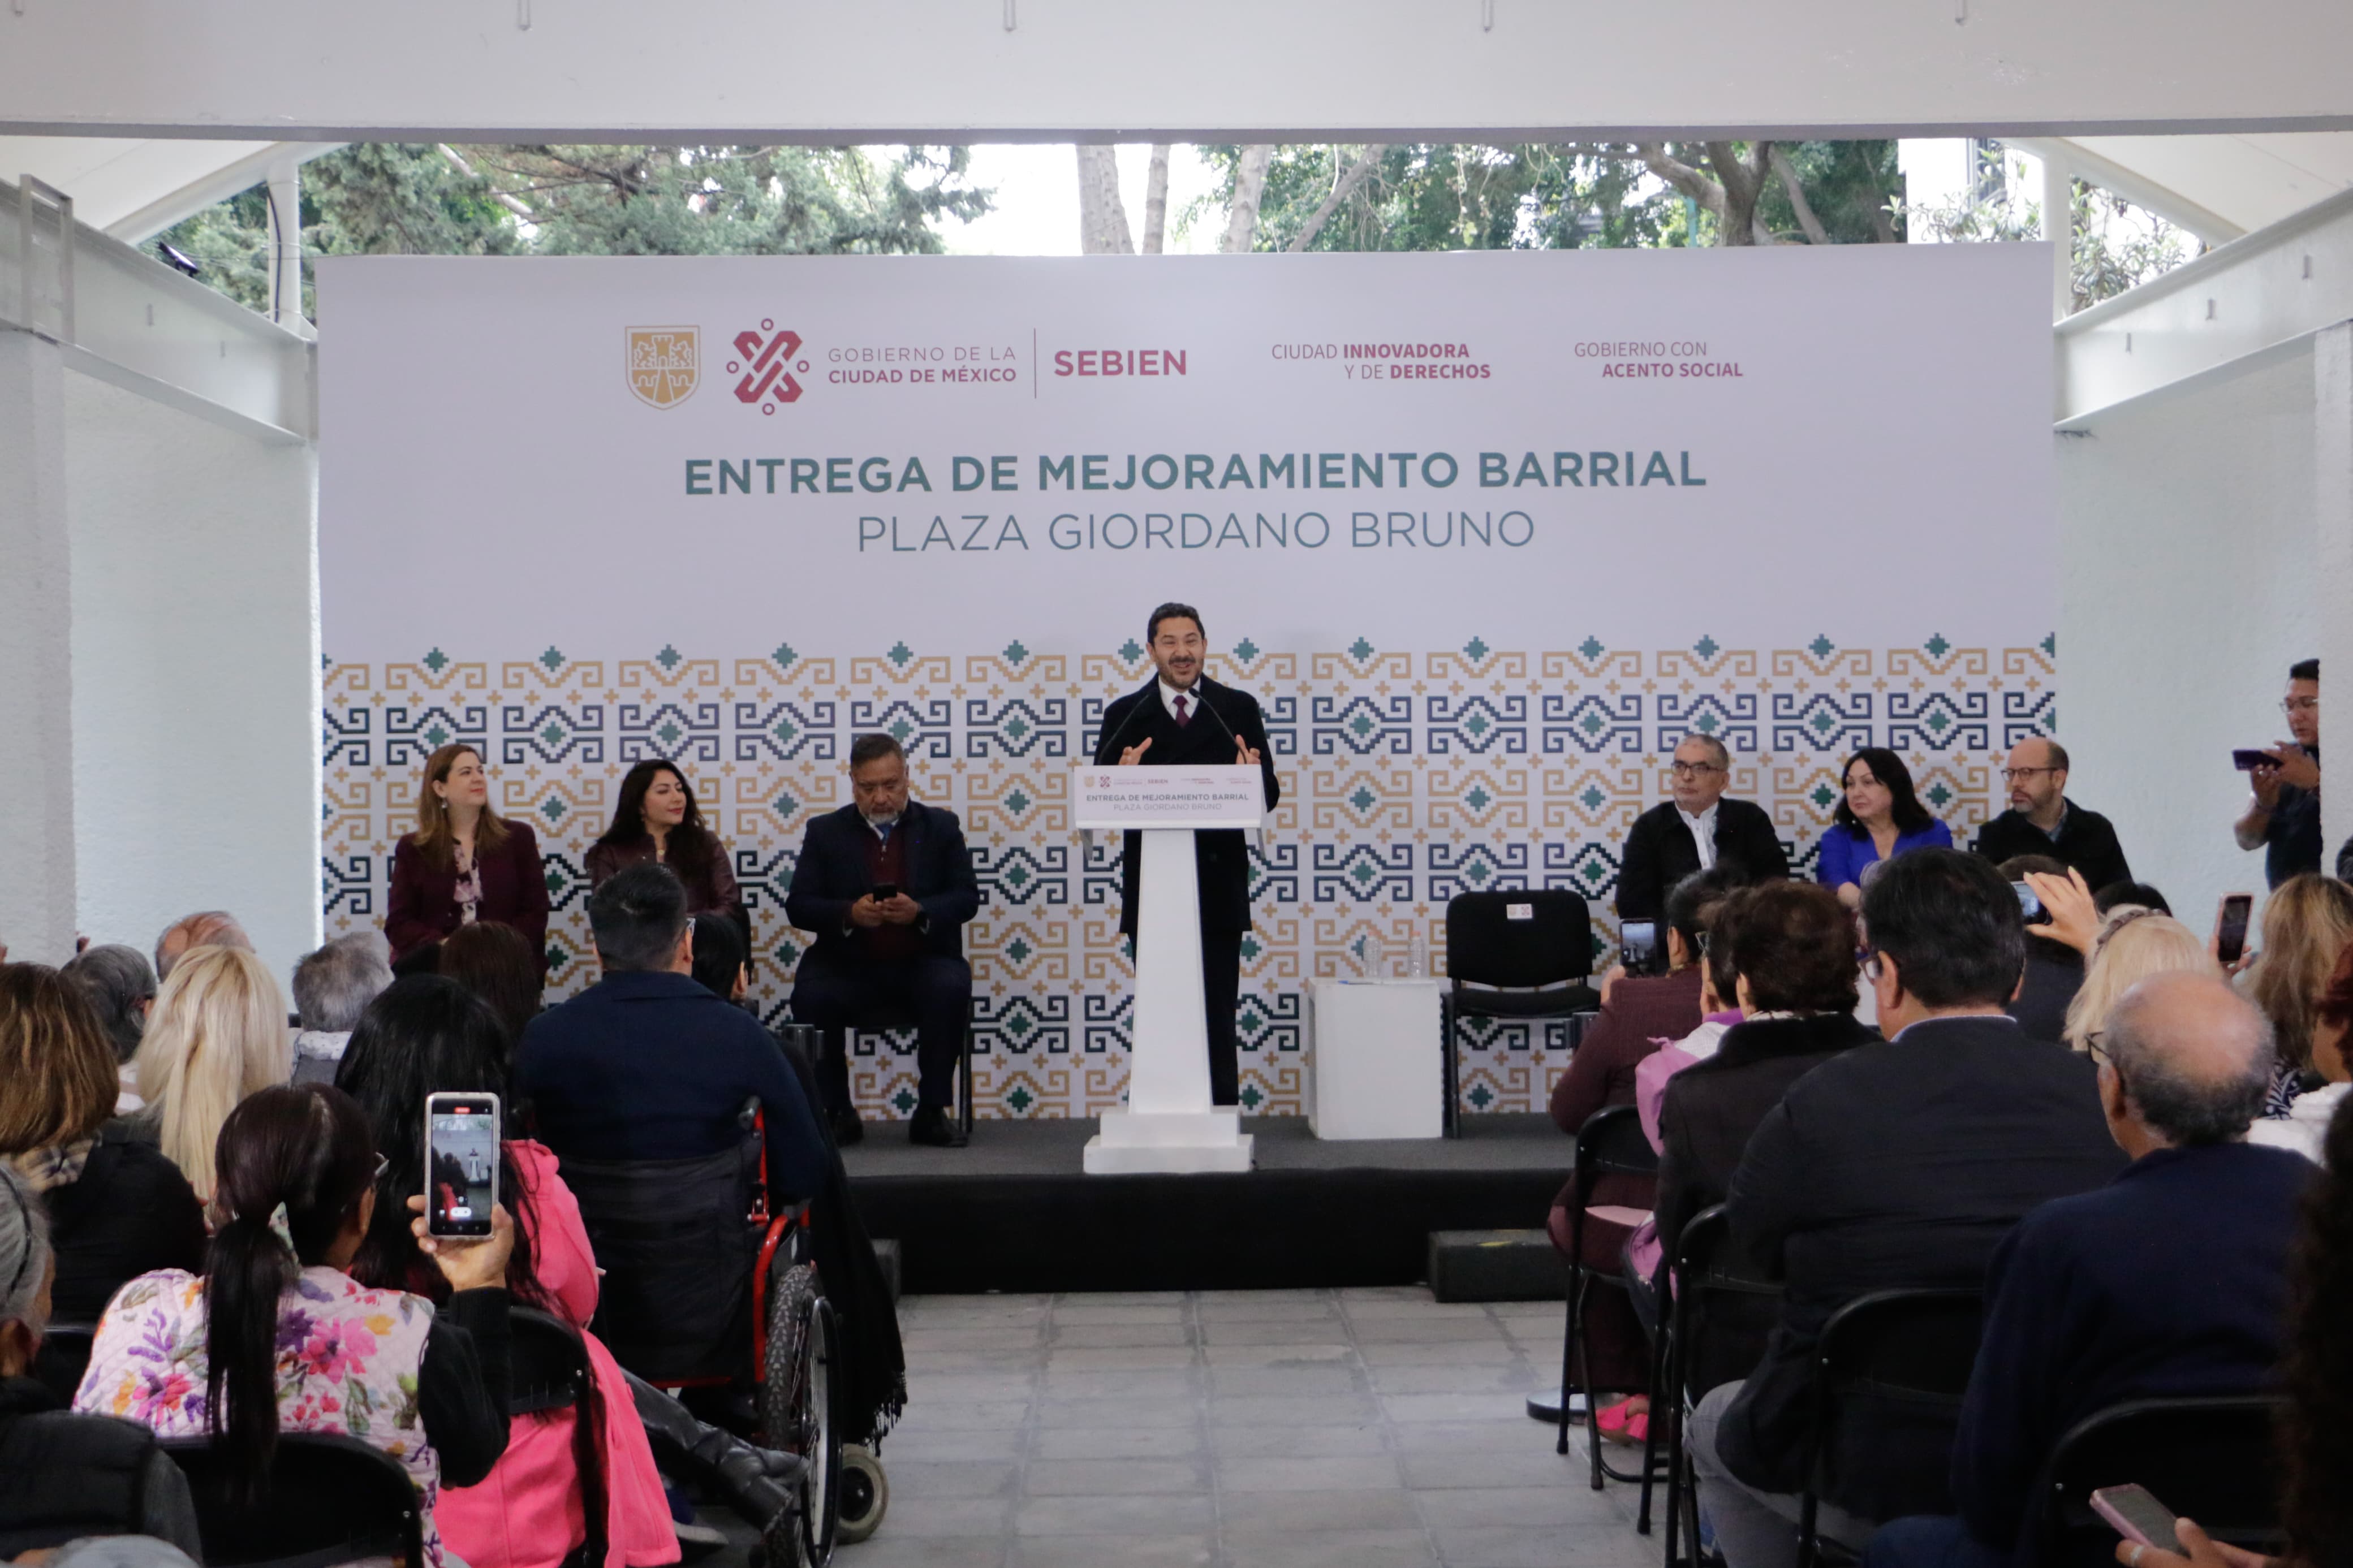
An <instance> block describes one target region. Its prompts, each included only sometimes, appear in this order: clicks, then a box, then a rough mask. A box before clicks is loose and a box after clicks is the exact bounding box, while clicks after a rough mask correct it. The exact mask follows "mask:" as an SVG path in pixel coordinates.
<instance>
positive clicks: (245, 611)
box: [65, 374, 320, 985]
mask: <svg viewBox="0 0 2353 1568" xmlns="http://www.w3.org/2000/svg"><path fill="white" fill-rule="evenodd" d="M65 407H66V495H67V507H68V511H69V527H70V531H71V538H72V562H73V728H74V795H75V831H74V838H75V845H76V850H77V858H78V861H79V903H80V908H79V925H80V930H81V931H82V932H83V933H84V934H85V935H87V936H89V937H90V939H91V940H92V941H94V942H129V943H130V944H132V946H134V947H140V948H146V947H149V946H151V945H152V944H153V942H154V940H155V936H156V933H157V932H158V931H161V930H162V929H163V928H164V926H165V925H167V924H168V923H170V922H171V921H174V920H175V919H177V918H178V917H179V916H181V915H183V914H186V913H188V912H189V911H191V910H200V909H214V908H218V909H226V910H230V911H231V912H232V913H234V914H236V915H237V918H238V919H239V920H240V921H243V922H244V924H245V928H246V930H247V931H248V933H250V934H251V936H252V938H253V941H254V945H255V947H256V948H257V949H258V950H259V952H260V953H261V955H262V957H263V958H264V959H266V960H268V961H269V965H270V967H271V968H272V969H273V970H275V971H276V972H277V973H278V976H279V982H280V984H281V985H282V984H287V982H288V977H289V974H290V971H291V968H292V965H293V961H294V959H295V958H296V957H297V956H299V955H300V954H301V953H302V952H305V951H307V950H309V949H310V948H311V947H314V946H316V945H317V939H318V930H319V825H320V816H319V813H320V804H319V784H318V779H319V745H318V714H319V697H318V684H319V649H318V643H317V639H316V636H315V633H314V630H313V625H314V616H313V612H312V573H311V558H312V539H311V513H312V494H313V490H314V488H315V474H314V466H313V460H312V456H311V452H310V451H309V450H308V449H307V448H305V447H296V446H290V445H286V446H279V445H269V444H266V443H263V442H260V441H257V440H254V439H252V438H250V437H245V436H241V435H237V434H235V433H233V432H231V431H229V430H227V429H224V428H222V427H220V426H216V425H212V424H208V423H206V422H205V421H203V420H200V419H196V418H195V417H193V416H189V415H185V414H182V413H179V412H177V411H176V410H174V409H171V408H167V407H164V405H160V404H156V403H151V402H148V401H146V400H144V399H142V398H139V397H136V396H133V395H131V394H130V393H127V392H123V391H121V390H120V389H118V388H116V387H113V386H111V385H108V384H104V383H102V382H98V381H94V380H91V379H90V378H89V377H87V376H82V375H78V374H69V375H68V376H67V377H66V386H65Z"/></svg>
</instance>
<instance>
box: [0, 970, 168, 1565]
mask: <svg viewBox="0 0 2353 1568" xmlns="http://www.w3.org/2000/svg"><path fill="white" fill-rule="evenodd" d="M26 967H30V966H29V965H27V966H26ZM56 1268H57V1265H56V1258H55V1257H54V1255H53V1254H52V1253H51V1252H50V1249H49V1236H48V1226H47V1221H46V1220H45V1219H44V1217H43V1215H42V1213H41V1200H40V1197H39V1195H38V1194H36V1193H35V1192H34V1191H33V1188H32V1186H31V1184H29V1183H27V1182H26V1180H25V1178H24V1177H23V1176H22V1175H20V1174H19V1173H17V1172H16V1169H15V1168H14V1167H13V1166H9V1165H5V1164H0V1560H5V1559H10V1558H14V1557H16V1555H17V1554H18V1553H19V1552H34V1551H46V1550H48V1549H51V1548H54V1547H58V1546H62V1545H64V1544H65V1543H66V1542H69V1541H75V1540H79V1539H82V1538H85V1537H90V1536H119V1535H149V1536H154V1537H156V1538H158V1539H160V1540H162V1541H165V1542H171V1543H172V1544H173V1545H174V1546H176V1547H178V1548H179V1549H180V1550H181V1551H183V1552H190V1553H195V1552H200V1551H201V1550H202V1545H201V1542H199V1541H198V1539H197V1535H196V1510H195V1503H194V1502H193V1501H191V1500H190V1499H189V1497H188V1484H187V1482H186V1481H185V1479H182V1478H181V1475H180V1471H179V1467H177V1466H176V1465H174V1464H173V1463H172V1461H171V1459H170V1458H168V1457H166V1456H165V1454H164V1451H163V1450H162V1449H161V1448H158V1447H156V1446H155V1435H154V1434H153V1433H152V1432H150V1431H148V1430H147V1429H146V1428H145V1427H143V1426H139V1425H138V1424H137V1423H135V1422H132V1421H124V1420H120V1419H117V1418H114V1417H111V1416H105V1415H74V1414H71V1413H69V1412H68V1410H67V1409H66V1407H65V1402H64V1401H63V1400H61V1399H59V1398H58V1396H57V1395H56V1394H53V1393H51V1392H50V1391H49V1389H48V1388H47V1386H46V1385H45V1384H42V1383H40V1382H39V1381H38V1380H37V1379H35V1378H33V1377H31V1376H28V1375H27V1371H28V1369H29V1368H30V1367H31V1366H32V1364H33V1358H34V1356H35V1354H36V1352H38V1350H39V1348H40V1343H41V1334H42V1331H44V1330H45V1329H46V1328H47V1326H48V1322H49V1312H50V1284H51V1281H52V1280H53V1279H55V1278H56Z"/></svg>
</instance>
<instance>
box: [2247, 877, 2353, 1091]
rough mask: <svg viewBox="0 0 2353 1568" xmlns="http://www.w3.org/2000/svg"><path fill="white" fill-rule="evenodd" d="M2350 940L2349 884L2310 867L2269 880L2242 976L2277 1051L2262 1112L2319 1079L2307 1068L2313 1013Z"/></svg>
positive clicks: (2352, 900) (2352, 895)
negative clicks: (2256, 940) (2256, 939)
mask: <svg viewBox="0 0 2353 1568" xmlns="http://www.w3.org/2000/svg"><path fill="white" fill-rule="evenodd" d="M2348 943H2353V887H2348V886H2347V885H2346V884H2345V883H2343V882H2340V881H2338V880H2337V879H2336V878H2334V877H2324V876H2321V875H2320V874H2319V873H2318V872H2316V871H2308V872H2306V873H2304V874H2303V875H2301V876H2296V877H2292V878H2290V879H2288V880H2286V881H2284V882H2283V883H2281V884H2280V885H2279V886H2278V887H2276V888H2274V889H2272V894H2271V897H2270V898H2269V899H2268V900H2264V903H2263V946H2262V949H2261V950H2260V951H2259V952H2256V953H2255V955H2254V957H2253V960H2252V962H2250V963H2248V965H2247V968H2246V971H2245V973H2244V976H2243V978H2242V980H2241V981H2240V984H2241V986H2242V988H2243V989H2244V991H2245V994H2246V996H2247V999H2248V1000H2249V1001H2251V1002H2253V1004H2254V1005H2256V1006H2258V1007H2260V1008H2262V1009H2263V1016H2265V1017H2267V1018H2269V1019H2270V1020H2271V1021H2272V1037H2273V1038H2274V1041H2275V1042H2276V1048H2277V1050H2278V1053H2279V1064H2278V1066H2276V1067H2275V1068H2273V1069H2272V1096H2271V1100H2270V1102H2269V1103H2268V1104H2267V1105H2266V1106H2265V1107H2264V1110H2263V1113H2264V1114H2265V1115H2266V1116H2273V1117H2284V1116H2285V1115H2287V1113H2288V1110H2289V1108H2290V1107H2291V1106H2292V1105H2294V1104H2295V1098H2296V1096H2297V1095H2299V1094H2301V1093H2303V1092H2304V1091H2305V1090H2306V1089H2311V1088H2314V1087H2316V1085H2317V1082H2318V1079H2316V1077H2315V1076H2314V1074H2313V1071H2312V1023H2313V1016H2314V1012H2315V1009H2316V1007H2317V1005H2319V1002H2320V994H2321V993H2322V992H2323V991H2325V990H2327V987H2328V976H2329V975H2330V973H2333V972H2334V971H2335V970H2336V968H2337V959H2338V958H2339V957H2340V956H2342V955H2343V953H2344V952H2345V949H2346V946H2347V945H2348Z"/></svg>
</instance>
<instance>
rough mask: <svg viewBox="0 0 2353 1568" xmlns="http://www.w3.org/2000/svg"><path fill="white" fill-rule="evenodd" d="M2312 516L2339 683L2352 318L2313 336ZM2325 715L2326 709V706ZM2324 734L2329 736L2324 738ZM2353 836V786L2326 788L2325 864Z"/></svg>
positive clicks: (2344, 672)
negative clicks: (2350, 789) (2338, 847)
mask: <svg viewBox="0 0 2353 1568" xmlns="http://www.w3.org/2000/svg"><path fill="white" fill-rule="evenodd" d="M2312 375H2313V418H2314V420H2315V424H2314V426H2313V433H2312V435H2313V440H2312V459H2313V461H2312V468H2313V487H2312V489H2313V497H2312V499H2313V520H2314V523H2315V525H2316V529H2317V531H2318V535H2319V537H2318V538H2317V540H2316V546H2317V559H2318V561H2319V564H2320V603H2321V604H2322V605H2326V606H2328V608H2327V612H2326V613H2324V614H2323V615H2322V616H2320V673H2321V676H2322V678H2323V681H2324V684H2323V685H2322V687H2321V689H2322V690H2323V691H2324V692H2325V691H2327V689H2328V688H2327V684H2326V681H2327V680H2328V679H2335V680H2336V681H2337V683H2338V688H2339V689H2343V687H2344V684H2345V683H2346V682H2348V681H2353V616H2348V615H2346V614H2344V613H2343V612H2342V606H2344V605H2353V321H2339V322H2337V324H2336V325H2334V326H2329V327H2324V328H2322V329H2321V330H2320V331H2319V332H2318V333H2317V334H2316V336H2315V337H2314V339H2313V342H2312ZM2322 711H2323V715H2324V717H2325V716H2326V713H2327V710H2325V709H2324V710H2322ZM2322 738H2323V739H2324V740H2325V739H2327V737H2326V736H2325V735H2324V736H2323V737H2322ZM2348 837H2353V792H2348V791H2346V790H2342V789H2337V790H2323V791H2322V792H2321V795H2320V847H2321V853H2320V868H2321V869H2322V870H2323V871H2327V872H2329V873H2331V874H2332V875H2333V874H2334V873H2335V872H2336V869H2337V846H2338V845H2340V844H2342V843H2344V842H2345V840H2346V839H2347V838H2348Z"/></svg>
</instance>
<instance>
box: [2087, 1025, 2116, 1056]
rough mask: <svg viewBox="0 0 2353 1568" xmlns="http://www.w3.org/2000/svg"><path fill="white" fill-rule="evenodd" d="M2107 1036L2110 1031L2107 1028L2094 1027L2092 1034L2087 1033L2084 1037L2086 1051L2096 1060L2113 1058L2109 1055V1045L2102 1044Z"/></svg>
mask: <svg viewBox="0 0 2353 1568" xmlns="http://www.w3.org/2000/svg"><path fill="white" fill-rule="evenodd" d="M2107 1037H2108V1032H2107V1031H2106V1030H2105V1029H2094V1030H2093V1031H2092V1032H2091V1033H2090V1034H2088V1035H2085V1036H2084V1053H2085V1054H2086V1055H2088V1056H2089V1057H2090V1058H2092V1059H2093V1060H2094V1061H2095V1062H2105V1061H2109V1060H2112V1059H2113V1058H2110V1057H2109V1055H2108V1047H2105V1046H2104V1045H2102V1044H2100V1042H2101V1041H2102V1040H2105V1039H2106V1038H2107Z"/></svg>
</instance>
